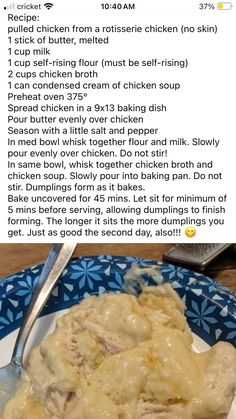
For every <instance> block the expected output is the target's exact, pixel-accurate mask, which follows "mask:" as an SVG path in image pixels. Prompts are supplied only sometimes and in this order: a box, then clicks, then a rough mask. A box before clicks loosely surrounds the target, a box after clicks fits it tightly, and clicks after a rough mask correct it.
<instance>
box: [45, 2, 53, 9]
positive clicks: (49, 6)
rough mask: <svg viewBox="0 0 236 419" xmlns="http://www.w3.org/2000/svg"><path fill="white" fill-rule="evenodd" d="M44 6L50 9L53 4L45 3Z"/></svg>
mask: <svg viewBox="0 0 236 419" xmlns="http://www.w3.org/2000/svg"><path fill="white" fill-rule="evenodd" d="M44 6H45V7H46V9H48V10H50V9H51V8H52V6H53V4H52V3H45V4H44Z"/></svg>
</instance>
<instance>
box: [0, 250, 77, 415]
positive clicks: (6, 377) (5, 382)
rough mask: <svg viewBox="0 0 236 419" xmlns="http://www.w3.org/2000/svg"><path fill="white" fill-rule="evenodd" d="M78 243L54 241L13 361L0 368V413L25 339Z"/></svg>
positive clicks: (20, 363) (13, 388)
mask: <svg viewBox="0 0 236 419" xmlns="http://www.w3.org/2000/svg"><path fill="white" fill-rule="evenodd" d="M75 247H76V244H75V243H74V244H71V243H70V244H66V243H64V244H55V245H54V246H53V247H52V249H51V251H50V252H49V255H48V258H47V260H46V262H45V265H44V267H43V270H42V272H41V275H40V278H39V282H38V285H37V287H36V289H35V291H34V293H33V296H32V299H31V302H30V305H29V307H28V310H27V313H26V315H25V318H24V321H23V324H22V326H21V328H20V331H19V333H18V336H17V339H16V343H15V346H14V350H13V354H12V358H11V362H10V363H9V364H8V365H6V366H5V367H2V368H0V414H1V413H2V412H3V409H4V406H5V404H6V402H7V401H8V400H9V399H10V398H11V397H12V395H13V394H14V393H15V391H16V388H17V383H18V381H19V379H20V377H21V374H22V371H23V356H24V350H25V346H26V342H27V340H28V337H29V335H30V332H31V329H32V327H33V325H34V323H35V320H36V319H37V318H38V316H39V315H40V313H41V311H42V309H43V307H44V306H45V304H46V302H47V300H48V297H49V295H50V293H51V291H52V289H53V287H54V285H55V284H56V282H57V280H58V278H59V277H60V275H61V273H62V271H63V269H64V268H65V266H66V265H67V263H68V261H69V259H70V257H71V256H72V254H73V252H74V250H75Z"/></svg>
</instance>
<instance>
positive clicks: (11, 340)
mask: <svg viewBox="0 0 236 419" xmlns="http://www.w3.org/2000/svg"><path fill="white" fill-rule="evenodd" d="M0 261H1V263H0V278H1V279H0V367H1V368H0V419H44V418H45V419H46V418H53V419H157V418H160V419H161V418H163V419H235V418H236V398H235V390H236V350H235V348H236V245H234V244H192V245H187V244H182V245H173V244H84V245H80V244H72V243H64V244H55V245H50V244H0Z"/></svg>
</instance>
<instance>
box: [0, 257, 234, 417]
mask: <svg viewBox="0 0 236 419" xmlns="http://www.w3.org/2000/svg"><path fill="white" fill-rule="evenodd" d="M133 262H137V263H138V264H140V265H141V266H145V265H146V266H148V265H157V266H159V267H160V270H161V273H162V276H163V278H164V281H165V282H169V283H171V285H172V287H173V288H174V289H175V290H176V291H177V292H178V294H179V295H180V297H181V298H182V299H183V301H184V303H185V305H186V316H187V319H188V322H189V325H190V327H191V329H192V331H193V335H194V346H195V348H196V349H197V350H199V351H201V350H204V349H206V348H207V347H208V345H213V344H214V343H216V342H218V341H220V340H223V341H227V342H230V343H232V344H233V345H234V346H235V347H236V296H235V294H233V293H232V292H230V291H229V289H227V288H224V287H222V286H221V285H219V284H217V283H216V282H214V281H213V280H212V279H210V278H207V277H205V276H204V275H202V274H199V273H194V272H192V271H189V270H188V269H184V268H180V267H176V266H174V265H169V264H164V263H161V262H154V261H150V260H148V259H141V258H134V257H125V256H107V255H106V256H103V255H100V256H90V257H89V256H88V257H79V258H75V259H73V260H72V261H71V262H70V264H69V265H68V266H67V268H66V269H65V271H64V273H63V275H62V277H61V279H60V281H59V282H58V285H57V286H56V287H55V289H54V290H53V292H52V295H51V297H50V299H49V301H48V303H47V305H46V307H45V309H44V310H43V312H42V316H43V318H42V319H41V320H40V321H39V322H38V323H39V324H38V325H37V328H38V329H37V337H36V338H34V343H35V342H36V343H38V341H40V339H42V337H43V335H44V334H45V333H48V330H49V329H51V327H52V324H53V323H54V322H55V318H56V317H57V316H58V312H62V311H63V310H65V309H67V308H69V307H70V306H72V305H73V304H75V303H77V302H78V301H79V300H81V299H82V298H84V297H86V296H88V295H92V294H100V293H103V292H108V291H117V292H119V291H122V284H123V276H124V274H125V272H126V270H127V269H129V268H130V267H131V265H132V263H133ZM41 270H42V265H38V266H34V267H31V268H28V269H26V270H24V271H21V272H18V273H16V274H14V275H11V276H9V277H7V278H5V279H3V280H0V339H1V341H0V353H1V357H0V366H2V365H4V364H6V363H7V362H8V361H9V359H10V356H11V349H10V346H12V345H13V343H14V339H15V336H16V333H17V329H18V328H19V326H20V324H21V321H22V318H23V316H24V313H25V311H26V308H27V306H28V304H29V301H30V298H31V294H32V291H33V289H34V287H35V285H36V284H37V281H38V279H39V276H40V272H41ZM146 280H147V283H148V284H150V285H153V281H152V280H151V278H148V277H147V278H146ZM235 417H236V406H235V404H234V406H233V408H232V414H231V413H230V415H229V419H231V418H232V419H233V418H235Z"/></svg>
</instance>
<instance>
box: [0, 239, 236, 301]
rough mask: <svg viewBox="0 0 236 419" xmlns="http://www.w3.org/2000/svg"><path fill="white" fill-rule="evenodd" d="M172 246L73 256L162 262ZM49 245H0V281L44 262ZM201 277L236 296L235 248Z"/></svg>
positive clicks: (84, 249) (110, 248)
mask: <svg viewBox="0 0 236 419" xmlns="http://www.w3.org/2000/svg"><path fill="white" fill-rule="evenodd" d="M171 246H173V245H172V244H110V243H108V244H80V245H78V246H77V248H76V251H75V256H86V255H99V254H103V255H106V254H110V255H111V254H112V255H127V256H134V257H135V256H138V257H143V258H147V259H151V260H159V261H161V260H162V255H163V253H164V252H165V251H166V250H168V249H169V248H170V247H171ZM50 247H51V245H50V244H0V278H3V277H5V276H7V275H10V274H12V273H14V272H18V271H19V270H21V269H24V268H27V267H29V266H32V265H37V264H39V263H42V262H44V260H45V259H46V257H47V255H48V252H49V249H50ZM204 274H205V275H207V276H210V277H211V278H214V279H215V280H216V281H217V282H219V283H220V284H222V285H223V286H226V287H228V288H230V289H231V290H232V291H233V292H235V293H236V246H232V247H231V248H229V249H228V250H226V251H225V252H224V253H223V254H222V255H220V256H219V257H218V258H217V259H216V260H215V261H214V262H213V263H212V264H211V265H210V266H209V267H208V269H207V270H206V271H204Z"/></svg>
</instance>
